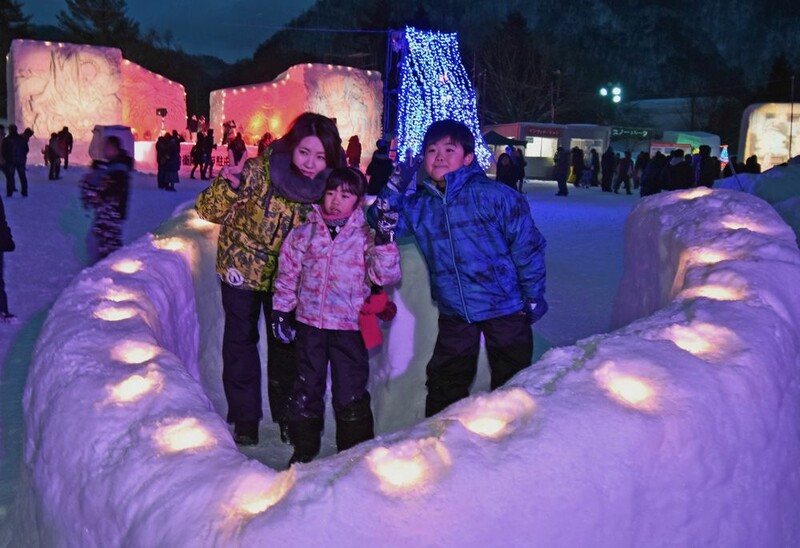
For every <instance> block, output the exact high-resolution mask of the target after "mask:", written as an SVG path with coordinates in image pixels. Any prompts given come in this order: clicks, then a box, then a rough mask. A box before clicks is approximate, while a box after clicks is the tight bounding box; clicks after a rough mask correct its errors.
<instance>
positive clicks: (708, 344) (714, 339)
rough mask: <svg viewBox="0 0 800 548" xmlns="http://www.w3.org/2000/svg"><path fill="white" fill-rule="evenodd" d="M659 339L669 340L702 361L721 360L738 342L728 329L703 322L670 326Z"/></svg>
mask: <svg viewBox="0 0 800 548" xmlns="http://www.w3.org/2000/svg"><path fill="white" fill-rule="evenodd" d="M660 338H664V339H668V340H671V341H672V342H674V343H675V344H676V345H677V346H678V347H679V348H682V349H683V350H686V351H687V352H689V353H691V354H693V355H695V356H697V357H699V358H704V359H708V358H717V359H719V358H722V357H723V356H724V355H725V354H726V353H727V352H728V351H729V350H731V349H732V348H733V347H734V346H735V345H736V343H737V341H738V338H737V337H736V335H735V334H734V333H733V332H732V331H731V330H730V329H728V328H726V327H722V326H719V325H714V324H710V323H705V322H693V323H691V324H690V325H671V326H669V327H667V328H666V329H664V330H663V331H662V332H661V334H660Z"/></svg>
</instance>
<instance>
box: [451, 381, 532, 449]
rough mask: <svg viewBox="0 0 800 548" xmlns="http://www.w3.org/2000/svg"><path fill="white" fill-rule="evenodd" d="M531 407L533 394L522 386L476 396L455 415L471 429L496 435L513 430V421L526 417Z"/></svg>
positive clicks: (530, 412) (499, 435)
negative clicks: (458, 414)
mask: <svg viewBox="0 0 800 548" xmlns="http://www.w3.org/2000/svg"><path fill="white" fill-rule="evenodd" d="M534 409H535V404H534V401H533V398H531V396H530V395H529V394H528V393H527V392H526V391H525V390H523V389H522V388H512V389H509V390H495V391H493V392H489V393H488V394H482V395H480V396H477V397H475V398H474V399H472V400H471V401H470V405H469V408H468V409H467V410H466V411H465V412H462V413H461V414H460V416H458V417H457V418H458V421H459V422H460V423H461V424H462V425H464V428H466V429H467V430H469V431H470V432H472V433H474V434H477V435H479V436H481V437H484V438H492V439H497V438H501V437H503V436H505V435H507V434H510V433H511V432H513V430H514V428H515V422H516V421H519V420H524V419H527V418H528V417H529V416H530V415H531V414H532V413H533V411H534Z"/></svg>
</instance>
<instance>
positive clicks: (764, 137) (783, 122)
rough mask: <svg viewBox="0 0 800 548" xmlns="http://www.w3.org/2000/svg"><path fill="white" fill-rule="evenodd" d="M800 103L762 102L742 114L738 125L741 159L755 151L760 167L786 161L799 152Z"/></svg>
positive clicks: (764, 167) (769, 166)
mask: <svg viewBox="0 0 800 548" xmlns="http://www.w3.org/2000/svg"><path fill="white" fill-rule="evenodd" d="M797 114H800V103H794V104H792V103H760V104H755V105H750V106H749V107H747V108H746V109H745V110H744V112H743V113H742V123H741V125H740V126H739V161H741V162H744V161H745V159H747V158H749V157H750V156H751V155H753V154H755V155H756V156H757V157H758V162H759V163H760V164H761V168H762V169H764V170H767V169H769V168H771V167H772V166H775V165H778V164H780V163H782V162H786V161H787V160H789V159H790V158H792V157H793V156H796V155H797V154H798V151H800V124H798V123H797V121H796V120H795V122H794V123H792V118H793V117H795V116H797Z"/></svg>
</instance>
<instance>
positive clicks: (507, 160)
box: [496, 152, 517, 190]
mask: <svg viewBox="0 0 800 548" xmlns="http://www.w3.org/2000/svg"><path fill="white" fill-rule="evenodd" d="M496 180H497V182H498V183H503V184H505V185H508V186H510V187H511V188H513V189H514V190H517V169H516V166H514V161H513V160H512V159H511V156H509V155H508V154H506V153H505V152H504V153H502V154H501V155H500V156H499V157H498V158H497V176H496Z"/></svg>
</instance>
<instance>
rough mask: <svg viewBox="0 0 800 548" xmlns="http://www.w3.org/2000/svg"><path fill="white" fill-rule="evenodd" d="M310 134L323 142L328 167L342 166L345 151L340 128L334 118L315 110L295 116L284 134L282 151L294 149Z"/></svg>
mask: <svg viewBox="0 0 800 548" xmlns="http://www.w3.org/2000/svg"><path fill="white" fill-rule="evenodd" d="M309 135H314V136H316V137H317V138H319V140H320V141H321V142H322V148H323V149H324V150H325V164H326V165H327V166H328V167H331V168H333V167H342V166H343V165H345V164H344V163H343V161H342V160H343V156H344V154H343V151H342V138H341V137H339V130H338V129H337V128H336V124H334V123H333V120H331V119H330V118H328V117H327V116H323V115H322V114H317V113H314V112H304V113H303V114H301V115H300V116H298V117H297V118H295V119H294V120H293V121H292V123H291V124H290V125H289V130H288V131H287V132H286V135H284V136H283V138H282V139H280V141H282V143H281V146H280V149H281V152H289V151H292V150H294V147H296V146H297V145H298V144H299V143H300V141H302V140H303V139H304V138H306V137H308V136H309Z"/></svg>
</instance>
